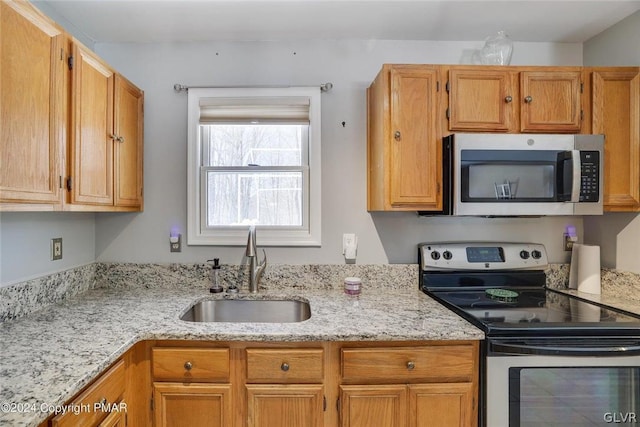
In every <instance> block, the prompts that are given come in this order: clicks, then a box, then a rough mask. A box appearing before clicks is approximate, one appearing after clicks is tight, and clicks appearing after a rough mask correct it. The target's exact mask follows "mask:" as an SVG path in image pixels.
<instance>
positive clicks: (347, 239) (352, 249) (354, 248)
mask: <svg viewBox="0 0 640 427" xmlns="http://www.w3.org/2000/svg"><path fill="white" fill-rule="evenodd" d="M357 252H358V236H356V235H355V234H343V235H342V255H344V257H345V259H348V260H354V259H356V254H357Z"/></svg>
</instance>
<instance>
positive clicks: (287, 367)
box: [280, 362, 289, 372]
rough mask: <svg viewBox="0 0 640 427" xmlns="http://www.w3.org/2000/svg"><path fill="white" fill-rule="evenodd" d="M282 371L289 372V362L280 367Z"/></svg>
mask: <svg viewBox="0 0 640 427" xmlns="http://www.w3.org/2000/svg"><path fill="white" fill-rule="evenodd" d="M280 369H282V370H283V371H285V372H287V371H288V370H289V364H288V363H287V362H284V363H283V364H282V365H280Z"/></svg>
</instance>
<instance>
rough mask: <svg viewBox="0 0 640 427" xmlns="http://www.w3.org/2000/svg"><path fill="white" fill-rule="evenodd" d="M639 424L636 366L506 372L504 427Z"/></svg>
mask: <svg viewBox="0 0 640 427" xmlns="http://www.w3.org/2000/svg"><path fill="white" fill-rule="evenodd" d="M612 424H613V425H619V426H638V425H639V424H640V367H575V368H571V367H549V368H544V367H532V368H509V426H510V427H539V426H575V427H577V426H607V425H612Z"/></svg>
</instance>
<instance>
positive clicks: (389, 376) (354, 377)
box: [342, 345, 476, 384]
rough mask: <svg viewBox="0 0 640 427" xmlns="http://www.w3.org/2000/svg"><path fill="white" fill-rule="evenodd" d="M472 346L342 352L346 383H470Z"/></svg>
mask: <svg viewBox="0 0 640 427" xmlns="http://www.w3.org/2000/svg"><path fill="white" fill-rule="evenodd" d="M474 357H475V351H474V348H473V346H471V345H446V346H428V347H414V348H410V347H401V348H358V349H350V348H344V349H342V379H343V381H345V382H360V383H364V384H367V383H372V382H399V381H401V382H434V381H472V379H473V375H474V369H475V366H476V365H475V361H474Z"/></svg>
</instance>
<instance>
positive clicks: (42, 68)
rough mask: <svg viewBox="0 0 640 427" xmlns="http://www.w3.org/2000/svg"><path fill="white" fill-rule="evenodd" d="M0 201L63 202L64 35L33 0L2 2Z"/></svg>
mask: <svg viewBox="0 0 640 427" xmlns="http://www.w3.org/2000/svg"><path fill="white" fill-rule="evenodd" d="M0 20H1V25H0V88H1V90H0V165H2V166H1V167H0V202H11V203H15V202H24V203H40V204H48V206H49V209H53V208H54V205H58V206H59V205H60V203H61V193H60V184H59V183H60V175H61V172H60V170H61V167H60V162H61V157H62V154H61V150H62V149H63V146H64V139H65V134H64V131H65V127H64V126H65V124H64V120H65V116H64V114H65V110H64V90H65V82H64V74H65V71H64V67H65V65H66V54H65V52H64V35H63V33H62V32H61V30H60V29H58V28H56V27H55V26H54V25H53V24H52V23H51V22H50V21H49V20H48V19H47V18H45V17H44V16H43V15H41V14H40V13H39V12H38V11H36V10H35V9H34V8H33V7H32V6H31V5H30V4H29V3H28V2H4V1H3V2H0Z"/></svg>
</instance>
